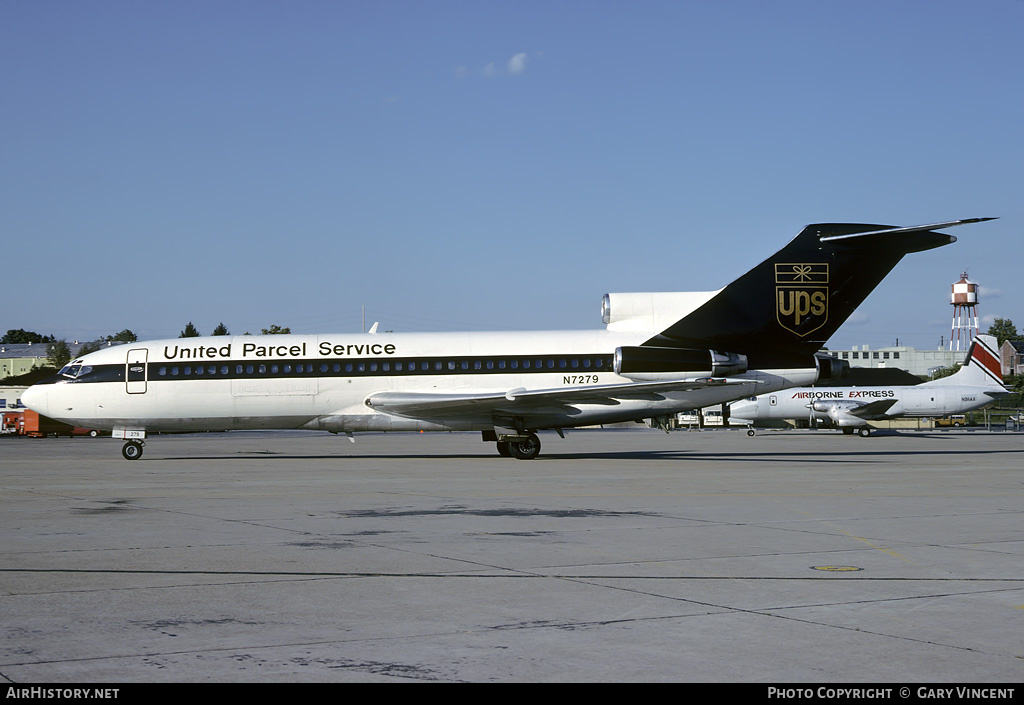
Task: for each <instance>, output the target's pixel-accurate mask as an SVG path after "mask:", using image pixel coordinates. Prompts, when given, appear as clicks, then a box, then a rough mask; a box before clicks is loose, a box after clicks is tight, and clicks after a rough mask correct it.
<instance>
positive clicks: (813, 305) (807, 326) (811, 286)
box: [775, 263, 828, 338]
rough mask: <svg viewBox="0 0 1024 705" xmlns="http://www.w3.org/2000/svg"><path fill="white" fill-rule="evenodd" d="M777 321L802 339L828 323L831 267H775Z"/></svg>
mask: <svg viewBox="0 0 1024 705" xmlns="http://www.w3.org/2000/svg"><path fill="white" fill-rule="evenodd" d="M775 317H776V319H777V320H778V321H779V325H780V326H782V327H783V328H785V329H786V330H788V331H789V332H791V333H793V334H794V335H798V336H800V337H801V338H803V337H804V336H806V335H809V334H810V333H813V332H814V331H816V330H818V329H819V328H821V327H822V326H823V325H825V322H826V321H828V263H819V264H778V263H776V265H775Z"/></svg>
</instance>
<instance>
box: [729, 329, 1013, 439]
mask: <svg viewBox="0 0 1024 705" xmlns="http://www.w3.org/2000/svg"><path fill="white" fill-rule="evenodd" d="M997 350H998V349H997V348H996V339H995V338H994V337H992V336H991V335H979V336H978V337H977V338H975V340H974V342H972V343H971V347H970V350H968V352H967V357H966V358H965V361H964V365H963V367H961V368H960V369H959V370H958V371H957V372H956V373H955V374H953V375H950V376H949V377H943V378H941V379H936V380H932V381H930V382H923V383H921V384H915V385H891V386H879V387H833V386H826V387H797V388H793V389H787V390H785V391H783V392H777V393H771V394H761V395H758V396H756V397H753V398H751V399H744V400H741V401H735V402H732V403H731V404H730V405H729V415H730V418H732V419H733V420H743V421H746V422H747V423H749V424H751V425H758V424H771V423H772V422H780V421H782V420H784V419H810V420H811V421H813V422H815V423H820V424H828V425H833V426H836V427H837V428H839V429H841V430H842V431H843V432H844V433H853V432H854V431H856V432H857V433H859V434H860V435H861V436H867V435H869V434H870V433H871V427H870V426H869V425H868V421H880V420H884V419H895V418H899V417H902V416H911V417H915V416H916V417H935V416H943V417H946V416H947V415H948V417H947V419H946V421H945V423H942V419H940V420H939V421H936V423H938V424H940V425H950V426H963V425H965V424H966V418H965V417H964V416H963V412H965V411H971V410H973V409H978V408H981V407H983V406H985V405H986V404H988V403H990V402H992V401H994V400H996V399H998V398H1000V397H1003V396H1006V395H1007V394H1009V393H1010V391H1009V390H1008V389H1007V388H1006V387H1004V386H1003V382H1002V377H1001V376H1000V375H1001V373H1000V367H999V354H998V352H997ZM749 433H751V435H753V434H752V432H749Z"/></svg>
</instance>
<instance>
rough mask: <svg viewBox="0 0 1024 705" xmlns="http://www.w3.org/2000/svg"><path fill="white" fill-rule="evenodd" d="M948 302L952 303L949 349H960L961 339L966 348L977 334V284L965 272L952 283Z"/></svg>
mask: <svg viewBox="0 0 1024 705" xmlns="http://www.w3.org/2000/svg"><path fill="white" fill-rule="evenodd" d="M950 303H951V304H953V330H952V331H951V332H950V334H949V349H950V350H960V343H961V341H962V342H963V349H964V350H966V349H967V348H968V347H969V346H970V343H971V341H972V340H973V339H974V336H976V335H977V334H978V285H977V284H975V283H974V282H972V281H970V280H969V279H968V278H967V272H964V273H963V274H961V275H960V281H958V282H957V283H956V284H954V285H953V296H952V299H951V301H950ZM954 345H955V346H956V347H955V348H954V347H953V346H954Z"/></svg>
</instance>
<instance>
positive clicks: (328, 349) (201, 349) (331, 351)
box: [164, 340, 395, 360]
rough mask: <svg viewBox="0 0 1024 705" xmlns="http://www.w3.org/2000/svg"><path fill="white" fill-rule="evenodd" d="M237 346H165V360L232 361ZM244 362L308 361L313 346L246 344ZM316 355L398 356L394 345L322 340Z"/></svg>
mask: <svg viewBox="0 0 1024 705" xmlns="http://www.w3.org/2000/svg"><path fill="white" fill-rule="evenodd" d="M235 347H236V345H235V343H228V344H227V345H195V346H191V347H188V346H184V345H165V346H164V359H165V360H214V359H223V360H227V359H231V358H232V350H233V349H234V348H235ZM241 348H242V353H241V359H243V360H245V359H252V358H258V359H266V358H305V357H308V356H309V343H308V342H302V343H294V344H291V345H288V344H282V345H261V344H259V343H250V342H245V343H242V344H241ZM316 352H317V354H318V355H320V356H321V357H363V356H367V355H394V354H395V346H394V344H393V343H332V342H330V341H328V340H322V341H320V343H318V344H317V347H316Z"/></svg>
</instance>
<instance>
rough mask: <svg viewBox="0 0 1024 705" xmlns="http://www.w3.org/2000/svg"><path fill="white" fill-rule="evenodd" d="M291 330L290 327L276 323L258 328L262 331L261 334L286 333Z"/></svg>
mask: <svg viewBox="0 0 1024 705" xmlns="http://www.w3.org/2000/svg"><path fill="white" fill-rule="evenodd" d="M291 332H292V329H291V328H282V327H281V326H279V325H277V324H274V325H272V326H270V328H261V329H260V333H262V334H263V335H288V334H289V333H291Z"/></svg>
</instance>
